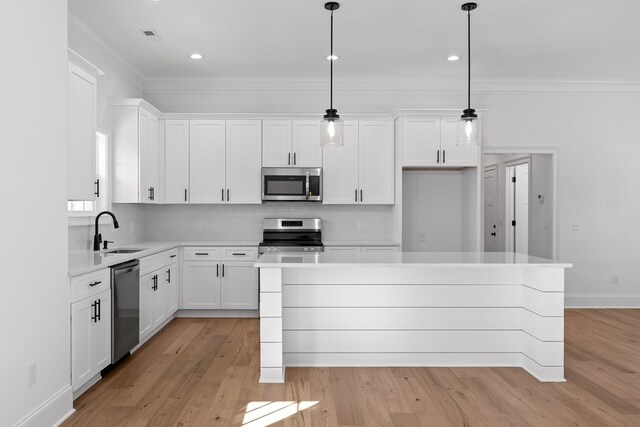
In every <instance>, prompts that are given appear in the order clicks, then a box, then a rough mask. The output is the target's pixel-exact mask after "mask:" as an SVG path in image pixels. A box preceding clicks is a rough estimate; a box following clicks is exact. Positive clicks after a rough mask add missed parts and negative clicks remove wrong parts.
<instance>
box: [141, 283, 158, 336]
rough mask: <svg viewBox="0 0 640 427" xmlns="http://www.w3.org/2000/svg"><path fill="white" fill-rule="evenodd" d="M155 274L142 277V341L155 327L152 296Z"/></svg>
mask: <svg viewBox="0 0 640 427" xmlns="http://www.w3.org/2000/svg"><path fill="white" fill-rule="evenodd" d="M154 276H155V273H150V274H146V275H144V276H142V277H140V339H142V338H144V337H145V336H147V334H148V333H149V332H151V326H152V325H153V312H152V310H153V308H152V307H153V306H152V304H153V303H152V298H153V297H152V295H151V293H152V292H153V286H154V283H155V281H154V279H153V278H154Z"/></svg>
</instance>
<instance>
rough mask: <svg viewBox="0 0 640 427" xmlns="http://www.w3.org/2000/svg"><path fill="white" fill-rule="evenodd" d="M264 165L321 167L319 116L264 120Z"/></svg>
mask: <svg viewBox="0 0 640 427" xmlns="http://www.w3.org/2000/svg"><path fill="white" fill-rule="evenodd" d="M262 166H263V167H277V168H286V167H299V168H319V167H322V147H321V146H320V123H319V121H318V120H264V121H263V122H262Z"/></svg>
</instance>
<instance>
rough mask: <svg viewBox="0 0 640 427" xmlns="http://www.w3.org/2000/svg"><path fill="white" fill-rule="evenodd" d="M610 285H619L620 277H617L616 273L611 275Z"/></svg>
mask: <svg viewBox="0 0 640 427" xmlns="http://www.w3.org/2000/svg"><path fill="white" fill-rule="evenodd" d="M611 284H612V285H619V284H620V277H619V276H618V274H617V273H614V274H612V275H611Z"/></svg>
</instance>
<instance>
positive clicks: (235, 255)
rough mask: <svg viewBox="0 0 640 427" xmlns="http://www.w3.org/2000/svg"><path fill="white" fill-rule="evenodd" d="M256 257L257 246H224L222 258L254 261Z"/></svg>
mask: <svg viewBox="0 0 640 427" xmlns="http://www.w3.org/2000/svg"><path fill="white" fill-rule="evenodd" d="M257 259H258V249H257V248H240V247H239V248H225V249H224V258H223V260H225V261H243V260H246V261H255V260H257Z"/></svg>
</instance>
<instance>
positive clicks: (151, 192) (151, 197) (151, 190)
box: [149, 187, 156, 200]
mask: <svg viewBox="0 0 640 427" xmlns="http://www.w3.org/2000/svg"><path fill="white" fill-rule="evenodd" d="M155 198H156V189H155V188H153V187H149V200H155Z"/></svg>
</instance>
